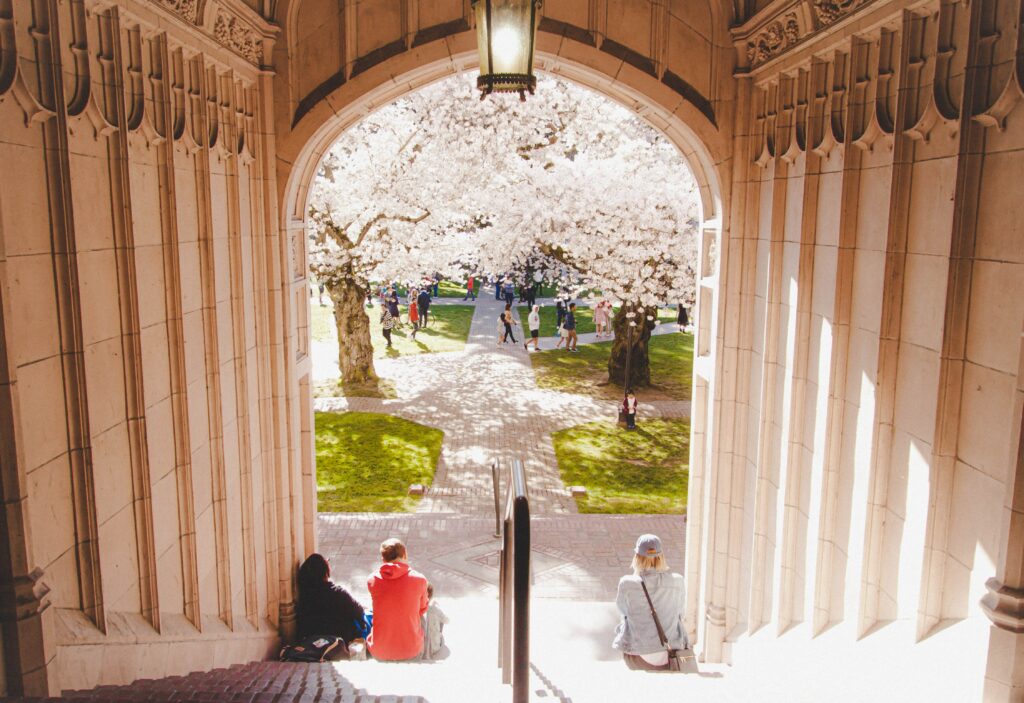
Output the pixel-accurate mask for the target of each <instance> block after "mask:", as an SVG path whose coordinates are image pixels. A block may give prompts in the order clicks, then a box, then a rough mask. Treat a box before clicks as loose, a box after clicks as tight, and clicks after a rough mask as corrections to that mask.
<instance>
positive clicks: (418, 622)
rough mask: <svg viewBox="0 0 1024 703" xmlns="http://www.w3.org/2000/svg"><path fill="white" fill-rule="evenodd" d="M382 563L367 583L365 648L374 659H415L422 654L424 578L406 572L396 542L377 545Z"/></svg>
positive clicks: (400, 546)
mask: <svg viewBox="0 0 1024 703" xmlns="http://www.w3.org/2000/svg"><path fill="white" fill-rule="evenodd" d="M380 556H381V559H383V560H384V563H383V564H381V565H380V568H379V569H377V570H376V571H375V572H373V573H372V574H371V575H370V578H369V579H368V580H367V582H366V586H367V588H369V589H370V598H371V599H372V600H373V629H372V630H371V631H370V636H369V637H367V638H366V646H367V648H368V649H369V650H370V654H372V655H373V657H374V659H381V660H384V661H401V660H403V659H418V658H419V657H420V655H421V654H422V652H423V625H422V619H421V618H422V616H423V615H424V614H425V613H426V612H427V606H428V605H429V600H428V598H427V579H426V577H425V576H424V575H423V574H421V573H419V572H418V571H414V570H413V569H411V568H409V562H408V555H407V553H406V551H405V545H404V544H402V542H401V541H399V540H397V539H394V538H392V539H388V540H385V541H384V542H383V543H382V544H381V545H380Z"/></svg>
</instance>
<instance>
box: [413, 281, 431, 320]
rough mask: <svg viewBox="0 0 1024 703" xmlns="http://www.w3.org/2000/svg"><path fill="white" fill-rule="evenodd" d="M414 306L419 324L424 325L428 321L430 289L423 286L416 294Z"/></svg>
mask: <svg viewBox="0 0 1024 703" xmlns="http://www.w3.org/2000/svg"><path fill="white" fill-rule="evenodd" d="M416 307H417V312H418V313H419V317H420V326H421V327H426V326H427V325H428V324H429V323H430V291H429V290H428V289H427V287H424V288H423V290H421V291H420V294H419V295H417V296H416Z"/></svg>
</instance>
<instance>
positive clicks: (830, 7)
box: [811, 0, 864, 26]
mask: <svg viewBox="0 0 1024 703" xmlns="http://www.w3.org/2000/svg"><path fill="white" fill-rule="evenodd" d="M863 3H864V0H811V5H812V7H813V8H814V16H815V17H817V18H818V21H819V22H821V24H822V25H824V26H827V25H830V24H832V23H833V22H835V21H836V20H838V19H839V18H840V17H842V16H843V15H845V14H847V13H848V12H850V11H851V10H853V9H854V8H855V7H857V6H859V5H862V4H863Z"/></svg>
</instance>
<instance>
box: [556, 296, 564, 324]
mask: <svg viewBox="0 0 1024 703" xmlns="http://www.w3.org/2000/svg"><path fill="white" fill-rule="evenodd" d="M563 320H565V300H564V299H563V298H562V296H561V295H556V296H555V327H557V328H558V333H559V334H561V332H562V321H563Z"/></svg>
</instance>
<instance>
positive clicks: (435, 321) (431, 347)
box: [312, 303, 474, 359]
mask: <svg viewBox="0 0 1024 703" xmlns="http://www.w3.org/2000/svg"><path fill="white" fill-rule="evenodd" d="M400 309H401V311H402V319H403V320H405V323H404V324H403V325H402V327H400V328H395V330H394V331H393V332H392V333H391V342H392V344H393V345H394V346H393V348H391V349H388V348H387V342H386V341H385V340H384V333H383V332H382V331H381V326H380V305H379V304H377V303H374V306H373V307H372V308H366V314H367V315H368V316H369V317H370V341H371V342H372V343H373V357H374V358H375V359H386V358H393V357H398V356H405V355H409V354H426V353H430V352H448V351H461V350H462V349H464V348H465V347H466V339H468V338H469V326H470V324H471V323H472V322H473V310H474V307H473V306H472V305H434V306H432V307H431V308H430V326H429V327H427V328H426V329H425V330H420V331H419V332H417V333H416V339H413V338H412V327H411V326H410V325H409V322H408V315H409V310H408V308H406V307H405V306H404V305H403V306H401V308H400ZM312 310H313V320H312V326H313V330H312V331H313V339H314V340H316V341H320V342H322V341H329V340H331V339H332V338H334V337H335V335H336V334H337V332H336V330H335V328H334V315H333V312H332V310H331V308H327V307H324V308H322V307H319V306H318V305H313V306H312Z"/></svg>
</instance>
